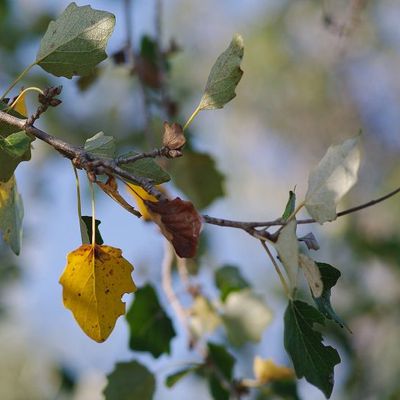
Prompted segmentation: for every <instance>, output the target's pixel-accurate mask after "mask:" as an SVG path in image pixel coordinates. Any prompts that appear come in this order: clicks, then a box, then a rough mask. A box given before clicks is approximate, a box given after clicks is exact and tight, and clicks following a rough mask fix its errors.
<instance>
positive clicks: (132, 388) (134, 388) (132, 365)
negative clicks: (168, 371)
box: [103, 361, 156, 400]
mask: <svg viewBox="0 0 400 400" xmlns="http://www.w3.org/2000/svg"><path fill="white" fill-rule="evenodd" d="M155 389H156V380H155V378H154V375H153V374H152V373H151V372H150V371H149V370H148V369H147V368H146V367H145V366H144V365H142V364H140V363H138V362H137V361H131V362H124V363H117V364H116V365H115V369H114V371H113V372H111V374H110V375H107V386H106V387H105V389H104V390H103V393H104V396H105V400H138V399H140V400H152V399H153V396H154V392H155Z"/></svg>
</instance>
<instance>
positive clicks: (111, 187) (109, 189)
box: [96, 175, 142, 218]
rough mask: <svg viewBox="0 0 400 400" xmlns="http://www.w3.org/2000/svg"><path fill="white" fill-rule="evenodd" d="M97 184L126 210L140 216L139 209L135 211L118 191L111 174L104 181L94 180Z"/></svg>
mask: <svg viewBox="0 0 400 400" xmlns="http://www.w3.org/2000/svg"><path fill="white" fill-rule="evenodd" d="M96 183H97V185H98V186H99V187H100V189H101V190H102V191H103V192H104V193H106V194H108V195H109V196H110V197H111V198H112V199H113V200H114V201H115V202H117V203H118V204H119V205H120V206H121V207H123V208H125V210H126V211H129V212H130V213H131V214H133V215H135V216H136V217H138V218H140V217H141V216H142V215H141V214H140V212H139V211H136V210H135V209H134V208H133V207H132V206H131V205H130V204H129V203H128V202H127V201H126V200H125V199H124V198H123V197H122V196H121V195H120V193H119V192H118V184H117V181H116V179H115V178H114V177H113V176H111V175H110V176H109V177H108V179H107V182H106V183H103V182H100V181H96Z"/></svg>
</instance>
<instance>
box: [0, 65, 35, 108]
mask: <svg viewBox="0 0 400 400" xmlns="http://www.w3.org/2000/svg"><path fill="white" fill-rule="evenodd" d="M35 65H36V61H35V62H33V63H32V64H30V65H28V66H27V67H26V68H25V69H24V70H23V71H22V72H21V73H20V74H19V75H18V77H17V78H16V79H15V80H14V82H13V83H12V84H11V85H10V86H9V87H8V88H7V90H6V91H5V92H4V94H3V95H2V96H1V98H0V101H2V100H3V99H4V97H6V96H7V95H8V93H10V92H11V90H12V89H13V88H14V86H15V85H16V84H17V83H18V82H19V81H20V80H21V79H22V78H23V77H24V76H25V75H26V74H27V73H28V72H29V71H30V70H31V68H32V67H34V66H35Z"/></svg>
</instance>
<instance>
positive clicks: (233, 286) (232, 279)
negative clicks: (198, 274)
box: [215, 265, 250, 301]
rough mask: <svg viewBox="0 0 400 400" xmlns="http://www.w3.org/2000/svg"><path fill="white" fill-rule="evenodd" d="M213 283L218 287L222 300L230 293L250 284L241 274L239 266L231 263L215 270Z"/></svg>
mask: <svg viewBox="0 0 400 400" xmlns="http://www.w3.org/2000/svg"><path fill="white" fill-rule="evenodd" d="M215 284H216V286H217V288H218V289H219V292H220V297H221V300H222V301H225V300H226V298H227V297H228V295H229V294H230V293H232V292H237V291H239V290H242V289H245V288H247V287H249V286H250V285H249V283H248V282H247V281H246V279H244V278H243V276H242V275H241V273H240V271H239V268H237V267H234V266H232V265H225V266H223V267H222V268H220V269H218V270H217V271H215Z"/></svg>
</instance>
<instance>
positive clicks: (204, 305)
mask: <svg viewBox="0 0 400 400" xmlns="http://www.w3.org/2000/svg"><path fill="white" fill-rule="evenodd" d="M219 325H221V318H220V317H219V315H218V314H217V312H216V310H215V308H214V307H213V305H212V304H211V303H210V302H209V301H208V299H206V298H205V297H204V296H201V295H199V296H196V298H195V299H194V302H193V305H192V307H191V308H190V319H189V328H190V331H191V332H192V333H193V335H194V336H195V337H197V338H201V337H203V336H205V335H206V334H208V333H212V332H214V331H215V329H217V328H218V326H219Z"/></svg>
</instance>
